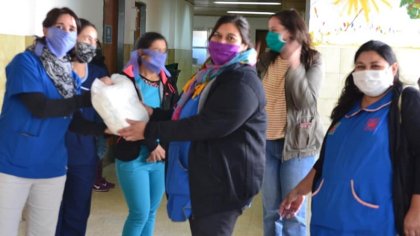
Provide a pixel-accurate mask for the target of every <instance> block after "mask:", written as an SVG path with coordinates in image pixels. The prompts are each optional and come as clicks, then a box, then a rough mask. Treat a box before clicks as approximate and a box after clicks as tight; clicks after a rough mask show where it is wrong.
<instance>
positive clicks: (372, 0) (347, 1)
mask: <svg viewBox="0 0 420 236" xmlns="http://www.w3.org/2000/svg"><path fill="white" fill-rule="evenodd" d="M380 3H383V4H384V5H386V6H387V7H391V4H390V3H389V2H388V1H387V0H336V1H335V2H334V4H335V5H345V6H346V7H347V14H348V15H351V14H355V13H356V16H358V15H359V14H360V13H361V12H363V13H364V16H365V18H366V21H369V13H370V12H371V10H372V8H374V9H375V10H376V11H377V12H379V6H378V4H380Z"/></svg>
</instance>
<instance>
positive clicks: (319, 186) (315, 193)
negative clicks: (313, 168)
mask: <svg viewBox="0 0 420 236" xmlns="http://www.w3.org/2000/svg"><path fill="white" fill-rule="evenodd" d="M323 184H324V179H322V180H321V182H320V183H319V185H318V187H317V188H316V190H315V191H313V192H312V197H315V196H316V195H317V194H318V193H319V191H321V189H322V185H323Z"/></svg>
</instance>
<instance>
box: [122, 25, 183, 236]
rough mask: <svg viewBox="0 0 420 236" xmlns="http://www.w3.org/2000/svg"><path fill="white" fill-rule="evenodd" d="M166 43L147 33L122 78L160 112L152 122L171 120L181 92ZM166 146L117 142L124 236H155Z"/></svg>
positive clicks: (151, 142) (152, 141)
mask: <svg viewBox="0 0 420 236" xmlns="http://www.w3.org/2000/svg"><path fill="white" fill-rule="evenodd" d="M167 47H168V46H167V42H166V39H165V38H164V37H163V36H162V35H161V34H159V33H156V32H147V33H145V34H143V35H142V37H141V38H140V39H139V40H138V42H137V44H136V50H135V51H133V52H132V53H131V58H130V61H129V63H128V65H127V67H126V68H125V69H124V71H123V74H124V75H126V76H127V77H129V78H131V79H132V80H133V83H134V85H135V87H136V89H137V92H138V95H139V97H140V100H141V101H142V102H143V103H144V104H145V105H147V106H148V107H151V108H154V109H157V110H159V112H154V114H153V116H152V117H151V119H152V120H153V119H159V120H165V119H166V120H168V119H170V115H169V116H168V115H167V116H162V115H159V114H160V113H165V112H167V113H169V114H170V113H171V111H172V109H173V108H174V106H175V104H176V101H177V100H178V92H177V89H176V84H175V83H174V81H173V80H172V78H171V77H170V74H169V72H168V71H167V70H166V68H165V62H166V57H167ZM166 148H167V143H165V142H161V141H160V140H158V139H146V140H144V141H139V142H131V141H126V140H125V139H122V138H120V139H118V141H117V144H116V146H115V157H116V159H117V160H116V162H115V168H116V173H117V177H118V181H119V183H120V185H121V188H122V191H123V193H124V197H125V200H126V202H127V206H128V209H129V212H128V217H127V219H126V221H125V224H124V229H123V232H122V235H123V236H126V235H127V236H128V235H144V236H152V235H153V232H154V225H155V219H156V211H157V209H158V208H159V205H160V201H161V200H162V196H163V193H164V192H165V175H164V171H165V158H166V151H165V150H166Z"/></svg>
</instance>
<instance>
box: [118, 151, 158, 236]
mask: <svg viewBox="0 0 420 236" xmlns="http://www.w3.org/2000/svg"><path fill="white" fill-rule="evenodd" d="M115 166H116V173H117V177H118V181H119V183H120V186H121V188H122V191H123V193H124V197H125V200H126V202H127V206H128V217H127V219H126V221H125V224H124V229H123V233H122V235H123V236H140V235H141V236H152V235H153V231H154V226H155V220H156V212H157V210H158V208H159V205H160V202H161V200H162V196H163V193H164V191H165V179H164V170H165V164H164V162H157V163H147V162H145V161H143V160H141V159H140V158H137V159H135V160H133V161H129V162H123V161H120V160H116V164H115Z"/></svg>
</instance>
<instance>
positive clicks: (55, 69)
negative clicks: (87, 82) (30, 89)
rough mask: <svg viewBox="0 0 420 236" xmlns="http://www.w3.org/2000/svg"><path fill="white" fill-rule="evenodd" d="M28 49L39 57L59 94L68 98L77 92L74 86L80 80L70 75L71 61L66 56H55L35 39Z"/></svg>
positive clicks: (78, 83)
mask: <svg viewBox="0 0 420 236" xmlns="http://www.w3.org/2000/svg"><path fill="white" fill-rule="evenodd" d="M28 50H30V51H33V52H34V53H35V55H37V56H38V57H39V59H40V60H41V62H42V65H43V66H44V68H45V71H46V72H47V74H48V75H49V77H50V78H51V80H52V81H53V83H54V85H55V87H56V88H57V90H58V92H59V93H60V94H61V96H63V97H64V98H70V97H73V96H74V95H75V94H77V90H76V88H77V87H78V86H80V81H77V79H74V78H73V77H72V75H71V74H72V73H71V71H72V69H71V63H70V60H69V58H68V57H63V58H61V59H60V58H57V57H56V56H55V55H54V54H53V53H51V51H50V50H49V49H48V47H46V46H45V44H42V43H41V42H37V41H35V44H34V45H32V46H31V47H29V48H28Z"/></svg>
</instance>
